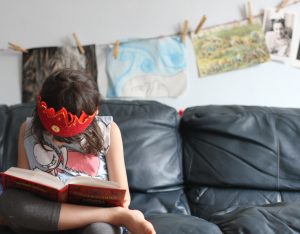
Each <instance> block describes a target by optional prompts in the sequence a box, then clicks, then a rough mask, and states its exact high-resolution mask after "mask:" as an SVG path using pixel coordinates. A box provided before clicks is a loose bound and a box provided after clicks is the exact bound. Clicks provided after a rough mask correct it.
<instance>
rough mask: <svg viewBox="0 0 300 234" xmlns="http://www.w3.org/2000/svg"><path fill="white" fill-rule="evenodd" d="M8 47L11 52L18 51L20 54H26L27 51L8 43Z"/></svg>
mask: <svg viewBox="0 0 300 234" xmlns="http://www.w3.org/2000/svg"><path fill="white" fill-rule="evenodd" d="M8 45H9V47H8V48H10V49H12V50H16V51H19V52H22V53H28V50H26V49H24V48H22V47H21V46H19V45H17V44H14V43H11V42H8Z"/></svg>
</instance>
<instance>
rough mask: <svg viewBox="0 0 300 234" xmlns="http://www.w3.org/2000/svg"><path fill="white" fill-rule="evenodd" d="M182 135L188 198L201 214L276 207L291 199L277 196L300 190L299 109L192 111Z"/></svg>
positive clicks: (185, 117) (183, 123)
mask: <svg viewBox="0 0 300 234" xmlns="http://www.w3.org/2000/svg"><path fill="white" fill-rule="evenodd" d="M181 131H182V137H183V149H184V156H183V157H184V173H185V179H186V183H187V186H188V187H189V188H190V190H189V192H188V196H189V198H191V202H192V203H193V202H194V204H196V203H198V211H199V212H201V210H205V209H207V210H209V209H211V211H221V210H222V207H223V208H226V209H232V208H233V207H230V206H233V205H236V206H239V205H241V203H243V204H244V205H246V206H247V205H249V204H251V203H252V202H254V203H256V204H265V203H268V202H279V201H282V200H284V198H283V197H282V196H283V194H285V196H290V195H288V194H289V192H286V193H285V192H283V193H281V191H291V192H292V191H298V190H299V189H300V179H299V178H300V169H299V168H300V144H299V142H300V109H292V108H268V107H258V106H256V107H255V106H214V105H209V106H201V107H191V108H188V109H187V110H186V111H185V112H184V115H183V118H182V121H181ZM298 197H299V194H298ZM197 199H198V200H197ZM293 199H294V198H293ZM200 200H201V201H200ZM200 203H201V205H202V207H199V204H200ZM204 204H205V206H203V205H204ZM208 204H211V207H209V205H208ZM195 206H197V204H196V205H195ZM213 206H214V207H213ZM192 209H193V208H192Z"/></svg>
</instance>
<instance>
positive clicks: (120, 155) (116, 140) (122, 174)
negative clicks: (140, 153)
mask: <svg viewBox="0 0 300 234" xmlns="http://www.w3.org/2000/svg"><path fill="white" fill-rule="evenodd" d="M106 161H107V168H108V176H109V180H111V181H115V182H117V183H118V184H119V185H120V186H121V187H122V188H124V189H126V195H125V202H124V205H123V206H124V207H125V208H128V206H129V204H130V193H129V188H128V181H127V174H126V168H125V162H124V152H123V142H122V137H121V132H120V129H119V127H118V125H117V124H116V123H115V122H113V123H112V124H111V129H110V147H109V150H108V153H107V156H106Z"/></svg>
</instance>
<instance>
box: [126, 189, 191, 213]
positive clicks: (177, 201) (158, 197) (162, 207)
mask: <svg viewBox="0 0 300 234" xmlns="http://www.w3.org/2000/svg"><path fill="white" fill-rule="evenodd" d="M130 208H131V209H138V210H140V211H142V212H143V213H144V215H154V214H161V213H177V214H185V215H186V214H190V213H191V212H190V208H189V206H188V202H187V199H186V196H185V193H184V191H183V189H178V190H174V191H168V192H157V193H131V204H130Z"/></svg>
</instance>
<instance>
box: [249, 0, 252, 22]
mask: <svg viewBox="0 0 300 234" xmlns="http://www.w3.org/2000/svg"><path fill="white" fill-rule="evenodd" d="M248 21H249V23H250V24H252V23H253V15H252V4H251V0H248Z"/></svg>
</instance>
